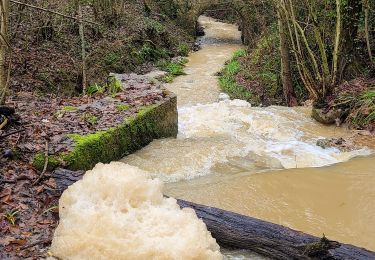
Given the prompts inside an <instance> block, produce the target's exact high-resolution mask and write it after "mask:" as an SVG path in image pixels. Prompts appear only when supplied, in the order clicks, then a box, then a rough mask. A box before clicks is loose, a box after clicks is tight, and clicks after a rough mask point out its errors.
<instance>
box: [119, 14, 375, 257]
mask: <svg viewBox="0 0 375 260" xmlns="http://www.w3.org/2000/svg"><path fill="white" fill-rule="evenodd" d="M200 22H201V23H202V24H203V25H204V27H205V31H206V36H204V37H203V38H201V39H200V41H201V43H202V49H201V50H200V51H197V52H195V53H192V54H191V55H190V56H189V63H188V64H187V66H186V69H185V72H186V73H187V75H184V76H180V77H178V78H177V79H176V80H175V81H174V82H173V83H172V84H168V85H167V86H166V87H167V88H168V89H169V90H171V91H173V92H175V93H176V94H177V96H178V106H179V135H178V137H177V139H164V140H156V141H154V142H153V143H151V144H150V145H149V146H147V147H145V148H144V149H142V150H140V151H139V152H137V153H135V154H133V155H130V156H128V157H126V158H124V159H123V160H122V161H123V162H126V163H128V164H131V165H135V166H138V167H139V168H141V169H144V170H146V171H148V172H150V174H151V175H152V176H154V177H157V178H160V179H162V180H163V181H164V182H165V183H166V185H165V186H166V188H165V194H166V195H169V196H173V197H176V198H181V199H185V200H188V201H192V202H196V203H200V204H205V205H209V206H214V207H219V208H223V209H226V210H230V211H234V212H238V213H241V214H244V215H249V216H252V217H256V218H260V219H263V220H268V221H271V222H274V223H277V224H281V225H285V226H288V227H291V228H293V229H297V230H301V231H304V232H306V233H309V234H313V235H316V236H322V235H323V233H324V234H325V235H326V236H327V237H328V238H330V239H333V240H338V241H341V242H345V243H350V244H354V245H357V246H361V247H366V248H368V249H370V250H375V166H374V165H375V164H374V163H375V156H374V155H372V151H373V150H372V149H373V148H374V147H375V146H374V144H375V141H374V138H372V137H364V139H362V140H359V139H358V143H360V144H361V146H360V147H359V148H358V149H357V150H354V151H350V152H341V151H339V150H338V149H336V148H329V149H323V148H321V147H318V146H316V141H317V140H319V139H321V138H328V137H344V138H348V137H351V136H353V132H350V131H349V130H345V129H344V128H336V127H327V126H323V125H320V124H318V123H316V122H315V121H313V120H312V119H311V118H310V110H311V109H310V108H307V107H297V108H286V107H276V106H271V107H267V108H260V107H251V105H250V104H248V103H247V102H245V101H241V100H229V98H228V97H227V96H226V95H224V94H220V91H219V87H218V83H217V77H216V76H214V75H215V73H216V72H217V71H219V70H220V69H221V68H222V66H223V64H224V63H225V61H226V60H228V59H229V58H230V57H231V55H232V54H233V52H234V51H235V50H237V49H239V48H241V47H242V46H241V44H240V32H239V31H238V30H237V27H236V26H234V25H229V24H224V23H220V22H217V21H215V20H213V19H211V18H207V17H200ZM366 138H367V139H366ZM365 145H367V146H368V147H366V146H365ZM225 255H227V257H228V258H230V259H247V258H254V256H252V255H247V254H244V253H243V252H239V253H237V252H226V253H225Z"/></svg>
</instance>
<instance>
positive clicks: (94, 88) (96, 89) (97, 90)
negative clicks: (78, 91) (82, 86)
mask: <svg viewBox="0 0 375 260" xmlns="http://www.w3.org/2000/svg"><path fill="white" fill-rule="evenodd" d="M105 89H106V87H105V85H104V86H100V85H98V84H96V83H95V84H92V85H90V86H88V87H87V89H86V93H87V94H88V95H94V94H102V93H104V92H105Z"/></svg>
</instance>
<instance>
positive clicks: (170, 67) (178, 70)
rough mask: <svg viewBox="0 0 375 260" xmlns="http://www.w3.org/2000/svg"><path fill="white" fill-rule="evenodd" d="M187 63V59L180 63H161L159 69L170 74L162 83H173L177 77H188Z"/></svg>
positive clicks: (164, 61)
mask: <svg viewBox="0 0 375 260" xmlns="http://www.w3.org/2000/svg"><path fill="white" fill-rule="evenodd" d="M187 61H188V60H187V59H181V60H179V61H166V60H163V61H161V62H159V63H158V67H159V68H160V69H162V70H164V71H166V72H168V74H167V75H165V76H164V77H163V78H162V81H163V82H166V83H171V82H173V80H174V79H175V78H176V77H177V76H180V75H186V73H185V72H184V67H185V64H186V63H187Z"/></svg>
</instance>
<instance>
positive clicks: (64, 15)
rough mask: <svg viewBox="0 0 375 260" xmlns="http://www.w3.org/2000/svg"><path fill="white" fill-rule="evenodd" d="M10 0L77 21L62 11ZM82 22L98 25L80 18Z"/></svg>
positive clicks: (12, 0)
mask: <svg viewBox="0 0 375 260" xmlns="http://www.w3.org/2000/svg"><path fill="white" fill-rule="evenodd" d="M10 2H12V3H15V4H19V5H23V6H27V7H30V8H33V9H37V10H41V11H44V12H48V13H52V14H56V15H60V16H62V17H65V18H68V19H72V20H75V21H78V19H77V18H76V17H73V16H70V15H66V14H62V13H59V12H55V11H52V10H48V9H45V8H43V7H38V6H35V5H30V4H26V3H22V2H19V1H15V0H10ZM82 22H85V23H89V24H94V25H99V24H98V23H95V22H93V21H87V20H82Z"/></svg>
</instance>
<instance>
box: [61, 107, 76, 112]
mask: <svg viewBox="0 0 375 260" xmlns="http://www.w3.org/2000/svg"><path fill="white" fill-rule="evenodd" d="M77 110H78V108H76V107H73V106H64V107H63V108H62V111H64V112H76V111H77Z"/></svg>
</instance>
